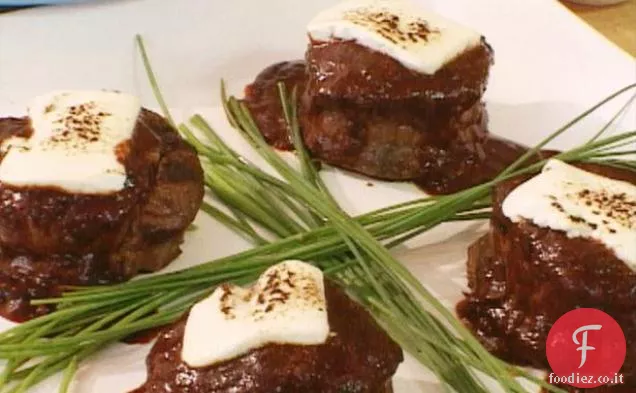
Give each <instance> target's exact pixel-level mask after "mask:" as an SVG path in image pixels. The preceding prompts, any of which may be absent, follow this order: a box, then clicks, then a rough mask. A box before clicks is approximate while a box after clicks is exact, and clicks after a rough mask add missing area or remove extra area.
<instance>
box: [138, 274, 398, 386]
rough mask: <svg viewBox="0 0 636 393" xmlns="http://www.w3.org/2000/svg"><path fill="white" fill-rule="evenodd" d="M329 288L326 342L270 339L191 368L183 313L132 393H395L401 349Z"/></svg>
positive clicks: (157, 346) (359, 308)
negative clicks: (183, 355) (237, 354)
mask: <svg viewBox="0 0 636 393" xmlns="http://www.w3.org/2000/svg"><path fill="white" fill-rule="evenodd" d="M325 293H326V298H327V310H328V314H329V325H330V329H331V332H332V334H331V335H330V337H329V338H328V340H327V342H326V343H325V344H323V345H307V346H298V345H281V344H271V345H267V346H264V347H262V348H259V349H255V350H252V351H250V352H249V353H247V354H245V355H243V356H241V357H238V358H235V359H233V360H230V361H227V362H223V363H219V364H217V365H214V366H210V367H202V368H192V367H189V366H188V365H187V364H185V363H184V362H183V361H182V359H181V346H182V341H183V332H184V328H185V317H184V318H183V319H182V320H180V321H179V322H177V323H175V324H174V325H172V326H169V327H168V328H166V329H165V330H164V331H163V332H162V333H161V334H160V336H159V338H158V340H157V342H156V343H155V345H154V346H153V348H152V350H151V352H150V354H149V355H148V357H147V358H146V365H147V367H148V380H147V382H146V383H145V384H144V385H143V386H142V387H140V388H139V389H137V390H135V393H168V392H170V393H186V392H187V393H272V392H277V393H299V392H302V393H390V392H391V390H390V380H391V378H392V376H393V374H394V373H395V371H396V369H397V366H398V365H399V364H400V362H402V360H403V355H402V351H401V349H400V347H399V346H398V345H397V344H396V343H395V342H394V341H392V340H391V338H390V337H389V336H388V335H387V334H386V333H385V332H384V331H382V329H381V328H380V327H379V326H378V325H377V323H376V322H375V321H374V320H373V318H372V317H371V315H369V313H368V312H367V311H366V310H365V309H364V308H363V307H362V306H361V305H359V304H357V303H356V302H354V301H353V300H351V299H350V298H349V297H348V296H347V295H346V294H345V292H344V291H343V290H342V289H340V288H339V287H337V286H336V285H335V284H333V283H331V282H329V281H327V282H325ZM210 339H211V340H222V339H223V337H210Z"/></svg>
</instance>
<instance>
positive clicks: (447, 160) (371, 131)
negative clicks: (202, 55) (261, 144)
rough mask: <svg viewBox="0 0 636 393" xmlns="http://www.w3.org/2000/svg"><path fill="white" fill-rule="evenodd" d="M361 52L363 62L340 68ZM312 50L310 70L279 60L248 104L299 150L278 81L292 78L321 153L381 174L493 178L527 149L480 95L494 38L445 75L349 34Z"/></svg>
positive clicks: (307, 129) (282, 145) (469, 180)
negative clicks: (502, 130) (416, 68)
mask: <svg viewBox="0 0 636 393" xmlns="http://www.w3.org/2000/svg"><path fill="white" fill-rule="evenodd" d="M324 51H327V52H328V53H327V54H326V55H325V54H324V53H322V52H324ZM353 55H355V56H356V57H355V58H356V60H359V61H356V62H354V63H353V64H347V65H346V67H344V66H343V67H340V69H336V68H334V67H335V66H334V64H343V63H344V62H345V60H346V58H347V57H351V56H353ZM307 56H308V59H309V64H311V65H310V66H309V68H308V67H307V65H306V64H307V63H304V62H302V61H292V62H282V63H277V64H274V65H272V66H270V67H268V68H266V69H265V70H263V71H262V72H261V73H260V74H259V75H258V76H257V78H256V80H255V81H254V82H253V83H252V84H250V85H249V86H247V87H246V89H245V100H244V102H245V103H246V105H247V106H248V108H249V109H250V111H251V112H252V114H253V116H254V118H255V120H256V122H257V124H258V125H259V127H260V130H261V132H262V133H263V135H264V137H265V139H266V140H267V142H268V143H269V144H271V145H272V146H274V147H276V148H279V149H283V150H290V149H292V148H293V147H292V145H291V142H290V140H289V136H288V131H287V128H286V125H285V121H284V117H283V114H282V109H281V106H280V97H279V95H278V89H277V87H276V84H277V83H278V82H284V83H285V84H286V86H287V87H288V88H291V87H293V86H296V87H297V89H298V92H299V96H300V102H299V116H300V119H299V120H300V123H301V128H302V133H303V138H304V141H305V144H306V146H307V147H308V149H309V151H310V153H311V154H312V155H313V156H314V157H316V158H318V159H320V160H322V161H324V162H326V163H329V164H332V165H335V166H338V167H341V168H345V169H348V170H351V171H354V172H358V173H361V174H365V175H368V176H371V177H374V178H378V179H383V180H399V181H413V182H415V183H416V184H417V185H418V186H420V187H421V188H422V189H423V190H425V191H426V192H428V193H431V194H448V193H453V192H456V191H459V190H461V189H465V188H468V187H470V186H473V185H476V184H480V183H483V182H484V181H487V180H490V179H492V178H493V177H494V176H495V175H497V174H498V173H499V172H501V170H503V169H504V168H505V167H506V166H508V165H509V164H511V163H512V162H513V161H514V160H515V159H517V158H518V157H519V156H521V155H522V154H523V153H524V152H525V151H526V150H527V148H525V147H523V146H521V145H518V144H516V143H514V142H511V141H507V140H503V139H500V138H498V137H495V136H492V135H490V134H489V133H488V131H487V114H486V111H485V106H484V105H483V103H481V102H480V101H479V98H480V96H481V94H482V93H483V90H484V89H485V86H484V85H483V82H484V81H485V79H486V76H487V70H488V65H489V64H490V59H491V58H490V49H489V48H488V47H487V46H486V45H485V44H484V45H483V46H480V47H479V48H478V49H475V50H473V51H470V52H468V53H467V54H466V55H465V56H464V57H461V58H460V59H458V60H457V61H455V62H453V63H451V65H449V66H448V67H445V68H444V69H442V70H441V71H440V75H437V74H436V75H435V77H430V76H422V75H420V74H417V73H414V72H412V71H410V70H406V69H405V68H404V67H402V66H401V65H399V64H396V62H395V61H394V60H393V59H390V58H388V57H387V56H384V55H380V54H377V53H375V52H372V51H369V50H367V49H364V48H362V49H361V48H360V47H358V46H357V45H355V44H352V43H349V42H342V43H339V44H338V45H322V44H316V45H315V46H310V50H309V51H308V55H307ZM325 56H326V57H327V58H328V59H329V60H333V61H326V60H324V59H323V58H324V57H325ZM471 62H472V63H473V64H475V63H476V64H477V65H475V66H474V67H468V65H469V64H471ZM371 64H372V66H371ZM342 68H345V69H346V71H343V70H342ZM460 76H461V77H460ZM442 80H450V81H451V82H449V85H447V84H441V82H440V81H442ZM387 81H388V82H387ZM374 92H375V93H374ZM422 92H427V94H428V95H427V94H424V93H422ZM433 93H435V94H433ZM356 94H357V95H356ZM333 96H336V97H337V98H334V97H333ZM343 97H344V98H343ZM378 101H379V102H378ZM427 114H428V115H427Z"/></svg>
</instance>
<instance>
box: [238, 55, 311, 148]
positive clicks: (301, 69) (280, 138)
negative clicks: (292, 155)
mask: <svg viewBox="0 0 636 393" xmlns="http://www.w3.org/2000/svg"><path fill="white" fill-rule="evenodd" d="M305 71H306V67H305V62H304V61H302V60H296V61H286V62H282V63H277V64H274V65H271V66H269V67H267V68H266V69H264V70H263V71H262V72H261V73H260V74H259V76H258V80H257V82H255V83H252V84H251V85H249V86H247V87H246V88H245V101H244V102H245V104H246V105H247V107H248V108H249V110H250V112H251V113H252V115H253V116H254V119H255V120H256V122H257V124H258V125H259V128H260V130H261V132H262V133H263V137H264V138H265V140H266V141H267V143H269V144H270V145H272V146H274V147H275V148H277V149H281V150H292V149H293V146H292V143H291V140H290V139H289V133H288V131H287V125H286V123H285V117H284V116H283V108H282V106H281V104H280V95H279V93H278V87H277V84H278V82H284V83H285V87H286V88H287V89H288V90H290V91H291V89H293V88H294V87H295V88H296V89H297V91H298V93H301V92H302V91H303V90H304V89H305V84H306V83H307V76H306V72H305Z"/></svg>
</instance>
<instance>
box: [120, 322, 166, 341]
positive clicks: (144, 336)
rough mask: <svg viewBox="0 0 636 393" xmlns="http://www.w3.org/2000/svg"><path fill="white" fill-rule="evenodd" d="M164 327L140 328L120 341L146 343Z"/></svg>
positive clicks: (155, 336)
mask: <svg viewBox="0 0 636 393" xmlns="http://www.w3.org/2000/svg"><path fill="white" fill-rule="evenodd" d="M164 328H165V327H164V326H158V327H156V328H152V329H146V330H142V331H140V332H137V333H135V334H132V335H130V336H128V337H126V338H125V339H123V340H122V341H123V342H125V343H126V344H148V343H149V342H151V341H153V340H154V339H156V338H157V337H159V335H160V334H161V332H162V330H163V329H164Z"/></svg>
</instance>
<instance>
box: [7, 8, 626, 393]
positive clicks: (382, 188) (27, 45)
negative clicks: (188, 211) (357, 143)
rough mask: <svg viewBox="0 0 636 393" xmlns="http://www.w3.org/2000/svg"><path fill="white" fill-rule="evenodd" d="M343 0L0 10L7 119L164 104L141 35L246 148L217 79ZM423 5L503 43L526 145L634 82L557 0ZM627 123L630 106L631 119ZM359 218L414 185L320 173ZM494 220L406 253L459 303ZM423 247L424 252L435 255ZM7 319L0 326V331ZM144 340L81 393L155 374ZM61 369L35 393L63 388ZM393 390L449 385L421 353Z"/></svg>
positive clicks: (491, 94)
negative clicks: (94, 106)
mask: <svg viewBox="0 0 636 393" xmlns="http://www.w3.org/2000/svg"><path fill="white" fill-rule="evenodd" d="M331 3H334V1H328V0H325V1H315V0H314V1H311V2H309V1H305V2H299V1H297V0H264V1H253V0H233V1H213V0H187V1H186V0H183V1H175V0H118V1H110V2H99V1H98V2H96V3H91V4H84V5H76V6H68V7H59V8H43V9H32V10H27V11H21V12H17V13H10V14H5V15H1V16H0V86H1V88H0V114H2V115H3V116H4V115H21V114H23V113H24V108H25V105H26V104H27V102H28V101H29V99H30V98H31V97H32V96H34V95H36V94H39V93H42V92H45V91H48V90H54V89H68V88H112V89H119V90H123V91H129V92H132V93H135V94H138V95H139V96H140V97H142V100H143V102H144V104H145V105H146V106H149V107H153V108H154V107H156V105H155V102H154V100H153V98H152V94H151V92H150V89H149V87H148V84H147V82H146V78H145V74H144V71H143V68H142V66H141V63H140V61H139V58H138V56H137V53H136V49H135V46H134V44H133V36H134V34H136V33H140V34H142V35H143V36H144V37H145V39H146V42H147V45H148V49H149V51H150V55H151V58H152V61H153V64H154V66H155V69H156V72H157V73H158V75H159V78H160V81H161V84H162V86H163V90H164V93H165V95H166V97H167V99H168V101H169V103H170V105H171V107H173V108H175V112H176V113H178V114H180V115H181V116H180V117H181V118H183V115H186V114H188V113H194V112H199V113H202V114H203V115H205V116H206V117H207V118H208V119H209V120H210V121H211V122H212V123H213V125H214V126H215V127H217V129H218V130H219V131H221V132H222V134H223V135H224V136H225V137H227V139H228V140H230V141H231V142H232V144H233V145H234V146H236V147H237V148H238V149H239V150H241V151H243V152H245V153H246V154H249V155H252V154H251V153H250V152H249V149H247V148H246V147H245V145H244V144H243V143H241V141H240V140H239V139H238V138H237V137H236V135H235V134H234V132H233V131H232V130H231V129H230V128H229V127H228V126H227V124H226V123H225V120H224V118H223V116H222V115H221V114H220V113H219V111H218V104H219V99H218V82H219V79H220V78H225V79H226V80H227V81H228V82H229V84H230V86H231V88H232V90H233V91H235V92H240V90H241V89H242V86H243V85H244V84H245V83H246V82H248V81H249V80H250V79H251V78H253V77H254V76H255V75H256V73H257V72H258V71H260V70H261V69H262V68H263V67H265V66H267V65H269V64H270V63H273V62H276V61H280V60H285V59H293V58H300V57H302V55H303V51H304V48H305V45H306V37H305V34H304V25H305V23H306V21H307V20H309V19H310V17H311V16H312V15H313V14H314V13H315V12H316V11H318V10H320V9H322V8H324V7H325V6H327V5H329V4H331ZM425 3H426V4H427V5H428V6H429V7H430V8H433V9H435V10H437V11H438V12H440V13H443V14H445V15H447V16H449V17H451V18H455V19H457V20H460V21H463V22H465V23H467V24H470V25H472V26H474V27H475V28H477V29H479V30H480V31H482V32H483V33H484V35H485V36H486V37H487V39H488V41H489V42H490V43H491V44H492V46H493V47H494V49H495V58H496V64H495V66H494V67H493V70H492V75H491V82H490V85H489V90H488V93H487V100H488V104H489V111H490V124H491V130H492V131H493V132H495V133H497V134H500V135H503V136H507V137H510V138H512V139H515V140H518V141H520V142H524V143H533V142H536V141H538V140H539V139H541V137H543V136H545V135H547V134H549V133H550V132H551V131H552V130H554V129H555V128H556V127H558V126H560V125H562V124H563V123H564V122H565V121H567V120H569V119H570V118H571V117H573V116H574V115H575V114H577V113H579V112H580V111H582V110H583V109H585V108H586V107H588V106H590V105H591V104H593V103H595V102H597V101H598V100H599V99H600V98H602V97H604V96H605V95H607V94H608V93H609V92H611V91H613V90H615V89H617V88H619V87H622V86H624V85H627V84H629V83H633V82H634V81H635V79H636V76H635V74H634V69H635V68H634V66H635V65H634V60H633V59H632V58H631V57H629V56H628V55H627V54H625V53H624V52H622V51H621V50H619V49H617V48H616V47H614V46H613V45H612V44H610V43H609V42H607V41H605V39H603V38H602V37H601V36H600V35H599V34H598V33H596V32H595V31H593V30H592V29H591V28H589V27H588V26H587V25H584V24H582V23H581V22H580V21H579V20H578V19H577V18H576V17H575V16H574V15H571V14H570V13H569V12H568V11H567V10H566V9H565V8H563V7H562V6H561V5H560V4H559V3H557V2H556V1H551V0H528V1H510V0H481V1H474V0H453V1H451V0H438V1H433V0H430V1H425ZM615 109H616V106H614V107H613V108H607V109H606V110H604V111H602V112H600V113H598V114H597V115H595V117H594V118H593V119H592V120H591V121H590V122H588V123H586V124H585V125H581V126H578V127H577V129H576V130H572V131H571V132H569V133H568V134H567V135H566V136H564V138H562V139H561V140H559V141H558V142H557V143H556V145H555V146H559V147H567V146H571V145H573V144H575V143H577V142H581V141H583V140H584V138H585V136H586V135H591V132H592V131H593V130H594V129H595V127H598V125H599V124H601V123H602V121H603V120H604V119H608V118H609V116H610V115H611V113H613V112H612V110H615ZM626 118H627V120H628V121H629V123H630V124H629V125H630V126H632V127H633V126H634V123H636V121H634V120H635V117H634V116H633V115H630V116H626ZM324 175H325V177H326V179H327V181H328V183H329V185H330V186H331V188H332V189H333V191H334V193H335V194H336V195H337V197H338V199H339V201H340V202H341V203H342V204H343V206H345V207H346V209H347V210H348V211H350V212H352V213H361V212H365V211H368V210H370V209H373V208H377V207H382V206H387V205H390V204H394V203H397V202H400V201H404V200H409V199H414V198H417V197H420V196H421V195H422V194H421V192H420V191H418V190H417V189H415V188H414V187H413V186H411V185H409V184H394V183H393V184H386V183H382V182H377V181H373V183H374V184H375V187H372V188H370V187H368V186H367V182H368V179H361V178H359V177H356V176H350V175H348V174H345V173H342V172H340V171H338V170H331V169H330V170H327V171H325V173H324ZM198 225H199V230H198V231H196V232H193V233H189V234H188V236H187V239H186V243H185V244H184V253H183V255H182V256H181V257H180V258H179V259H178V260H177V261H175V262H174V263H173V264H172V265H171V266H170V267H169V268H168V269H169V270H175V269H180V268H183V267H185V266H190V265H193V264H196V263H200V262H203V261H207V260H210V259H214V258H217V257H220V256H223V255H227V254H231V253H235V252H237V251H240V250H242V249H244V248H245V247H247V244H246V243H245V242H244V241H242V240H241V239H239V238H237V237H236V236H235V235H234V234H232V233H231V232H230V231H229V230H227V229H225V228H223V227H221V226H220V225H218V224H217V223H215V222H213V221H211V220H210V219H208V218H207V217H203V216H201V217H199V218H198ZM483 230H484V224H483V223H476V224H463V225H447V226H444V227H442V228H438V229H436V230H435V231H433V232H432V233H429V234H427V235H426V236H424V237H422V238H421V239H418V240H417V241H415V242H411V243H409V244H408V245H406V246H403V247H401V248H399V249H398V250H396V255H398V257H399V258H400V259H401V260H402V261H403V262H404V263H405V264H406V265H407V266H408V267H409V268H410V269H412V271H413V272H414V273H415V274H416V275H417V276H418V277H419V278H420V279H421V280H422V281H423V282H424V283H425V284H426V285H427V286H429V287H430V288H431V290H433V291H434V292H435V293H436V294H437V295H438V296H439V297H440V299H442V300H443V301H444V302H445V303H446V304H447V305H448V306H449V307H452V306H453V305H454V304H455V302H456V301H457V300H458V299H459V298H460V297H461V290H462V288H463V286H464V282H465V278H464V266H463V264H464V260H465V249H466V246H467V245H468V244H469V243H470V242H471V241H472V240H474V239H475V238H476V237H477V236H478V235H479V234H480V233H483ZM422 247H426V249H425V251H424V250H423V248H422ZM9 326H10V324H9V323H8V322H5V321H0V329H4V328H7V327H9ZM148 349H149V346H148V345H123V344H122V345H115V346H113V347H111V348H109V349H108V350H106V351H104V352H102V353H101V354H100V355H99V356H97V357H96V358H95V359H92V360H91V361H89V362H86V363H84V364H83V365H82V366H81V368H80V370H79V372H78V374H77V379H76V382H74V384H73V392H76V393H80V392H81V393H89V392H90V393H117V392H125V391H128V390H130V389H132V388H135V387H136V386H138V385H139V384H141V383H142V382H143V381H144V379H145V367H144V358H145V355H146V354H147V351H148ZM56 383H57V378H52V379H51V380H49V381H46V382H45V383H43V384H41V385H40V386H39V387H38V388H36V389H34V391H36V392H52V391H55V390H54V389H55V386H56ZM395 384H396V392H397V393H419V392H434V391H437V390H438V389H440V391H441V388H439V386H437V384H436V383H435V380H434V378H432V377H431V375H430V374H428V373H427V372H425V371H424V370H422V369H421V368H420V367H419V366H418V365H417V364H415V363H414V362H412V361H407V362H405V363H404V364H403V365H402V366H401V367H400V370H399V372H398V374H397V376H396V378H395Z"/></svg>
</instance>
